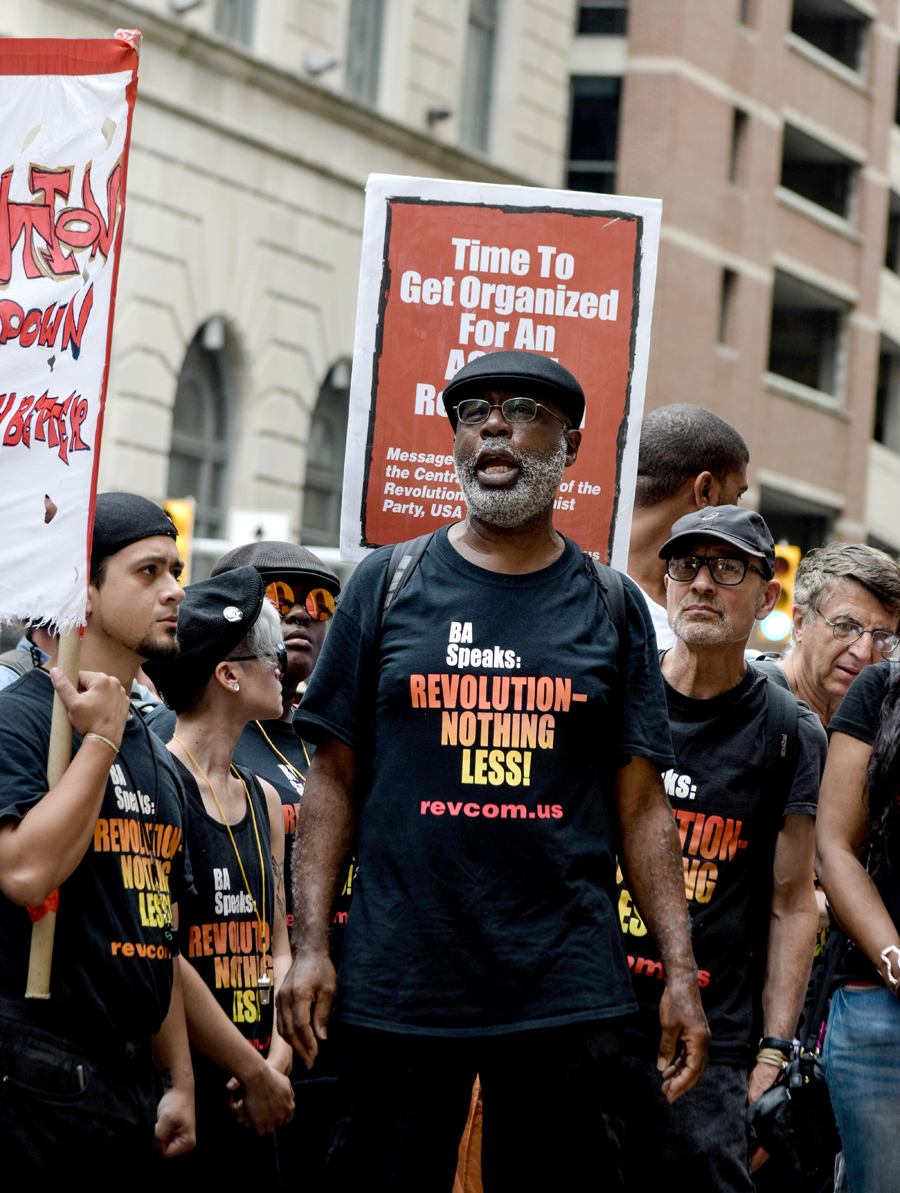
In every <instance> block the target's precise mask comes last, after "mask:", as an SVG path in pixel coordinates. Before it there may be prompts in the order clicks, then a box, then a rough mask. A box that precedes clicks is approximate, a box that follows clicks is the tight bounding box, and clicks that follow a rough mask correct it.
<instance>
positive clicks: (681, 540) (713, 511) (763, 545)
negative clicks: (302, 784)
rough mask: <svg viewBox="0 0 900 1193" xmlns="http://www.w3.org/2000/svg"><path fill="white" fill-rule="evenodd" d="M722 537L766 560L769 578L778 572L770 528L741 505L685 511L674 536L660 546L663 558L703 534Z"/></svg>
mask: <svg viewBox="0 0 900 1193" xmlns="http://www.w3.org/2000/svg"><path fill="white" fill-rule="evenodd" d="M701 535H702V536H703V537H704V538H711V539H719V540H720V541H721V542H723V543H731V545H732V546H733V547H740V548H741V549H742V550H744V551H747V552H748V553H749V554H750V555H757V556H758V557H759V558H760V559H761V560H762V561H763V564H764V568H763V570H764V572H765V575H766V579H767V580H771V579H772V577H773V576H774V575H775V543H774V541H773V539H772V535H771V532H770V531H769V528H768V526H767V525H766V524H765V522H764V521H763V519H762V518H761V517H760V515H759V514H758V513H757V512H756V511H755V510H748V509H745V508H744V507H743V506H741V505H717V506H707V507H706V509H702V510H696V511H695V512H694V513H693V514H685V516H684V517H683V518H679V519H678V521H677V522H676V523H675V525H674V526H673V527H672V537H671V538H670V539H669V540H668V541H667V542H665V543H663V545H662V546H661V547H660V549H659V558H660V559H671V558H672V556H673V555H675V554H676V553H677V552H678V551H679V549H681V548H683V547H684V546H685V545H686V544H687V542H688V541H689V540H691V539H696V538H698V537H700V536H701Z"/></svg>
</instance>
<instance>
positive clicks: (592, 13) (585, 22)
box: [575, 0, 628, 37]
mask: <svg viewBox="0 0 900 1193" xmlns="http://www.w3.org/2000/svg"><path fill="white" fill-rule="evenodd" d="M575 31H576V32H577V33H600V34H605V35H606V36H610V35H612V36H616V37H618V36H621V35H622V34H624V33H627V32H628V0H578V17H577V25H576V30H575Z"/></svg>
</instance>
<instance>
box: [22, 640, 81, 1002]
mask: <svg viewBox="0 0 900 1193" xmlns="http://www.w3.org/2000/svg"><path fill="white" fill-rule="evenodd" d="M80 661H81V630H80V629H78V628H77V627H75V628H74V629H69V630H63V632H62V633H61V634H60V636H59V647H58V649H57V656H56V666H57V667H59V668H60V670H62V671H63V672H64V673H65V675H66V676H67V678H68V679H69V680H70V682H71V683H72V684H74V686H75V687H76V688H77V687H78V666H79V663H80ZM71 761H72V722H71V721H70V720H69V714H68V713H67V712H66V706H65V705H64V704H63V702H62V700H60V698H59V694H58V693H56V692H54V694H53V716H52V719H51V722H50V747H49V749H48V751H47V790H48V791H50V790H51V789H52V788H53V787H55V786H56V784H57V783H58V782H59V781H60V779H61V778H62V777H63V775H64V774H65V773H66V770H67V769H68V766H69V763H70V762H71ZM55 893H56V892H54V894H55ZM55 932H56V912H55V911H50V910H49V909H48V910H46V911H45V912H44V915H43V916H42V917H41V918H40V919H39V920H35V921H34V923H33V924H32V926H31V953H30V954H29V957H28V981H27V984H26V987H25V997H26V998H49V997H50V969H51V967H52V964H53V936H54V933H55Z"/></svg>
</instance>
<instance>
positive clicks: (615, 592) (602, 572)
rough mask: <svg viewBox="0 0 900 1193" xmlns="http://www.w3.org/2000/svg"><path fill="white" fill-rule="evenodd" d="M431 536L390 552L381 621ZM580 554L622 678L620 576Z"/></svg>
mask: <svg viewBox="0 0 900 1193" xmlns="http://www.w3.org/2000/svg"><path fill="white" fill-rule="evenodd" d="M435 533H436V532H435V531H433V530H432V531H430V532H429V533H428V534H420V535H419V537H418V538H414V539H410V540H409V542H406V543H398V544H397V546H396V547H394V550H393V551H392V552H391V561H390V563H389V564H388V569H387V574H386V576H385V581H384V598H383V600H382V604H381V617H382V621H383V620H384V615H385V613H387V611H388V609H389V608H390V606H391V605H392V604H393V602H394V601H395V600H396V599H397V597H398V596H399V594H400V593H401V592H402V590H403V588H404V587H405V586H406V585H407V584H408V583H409V579H410V577H411V576H412V574H413V572H414V571H415V569H416V567H417V565H418V563H419V560H420V559H421V558H422V556H423V555H424V554H425V551H426V550H427V548H428V545H429V543H430V542H431V540H432V539H433V538H434V536H435ZM582 554H583V555H584V558H585V561H586V564H587V567H588V571H589V574H590V575H592V576H593V578H594V580H595V581H596V583H597V587H598V588H599V589H600V595H601V596H602V598H603V603H604V605H605V606H606V611H607V613H608V614H609V617H610V620H611V621H612V623H613V625H614V626H615V628H616V634H617V635H618V638H619V649H618V652H617V662H618V673H619V675H620V676H622V677H624V675H625V666H624V664H625V663H626V662H627V654H628V632H627V612H626V608H625V584H624V582H623V580H622V573H621V572H617V571H616V569H615V568H611V567H607V565H606V564H605V563H597V561H596V560H595V559H592V558H591V556H590V555H588V554H587V553H586V552H582Z"/></svg>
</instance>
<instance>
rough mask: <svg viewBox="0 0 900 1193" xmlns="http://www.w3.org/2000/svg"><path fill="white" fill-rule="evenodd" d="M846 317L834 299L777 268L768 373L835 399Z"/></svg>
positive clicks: (841, 307) (838, 385)
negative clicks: (775, 374)
mask: <svg viewBox="0 0 900 1193" xmlns="http://www.w3.org/2000/svg"><path fill="white" fill-rule="evenodd" d="M845 314H846V306H845V304H844V303H843V302H841V300H840V299H838V298H835V297H834V295H832V294H827V293H826V292H825V291H824V290H819V289H818V288H817V287H814V286H810V285H808V284H807V283H806V282H801V281H800V280H799V279H798V278H795V277H792V276H791V275H790V274H786V273H782V272H781V271H780V270H776V271H775V285H774V287H773V291H772V331H771V338H770V340H769V372H770V373H777V374H778V375H779V376H780V377H786V378H788V380H790V381H796V382H797V383H798V384H800V385H805V386H808V387H809V388H810V389H817V390H820V391H821V392H822V393H826V394H831V395H832V396H834V397H837V396H838V394H839V391H840V382H841V377H840V364H841V344H842V338H843V330H844V317H845Z"/></svg>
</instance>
